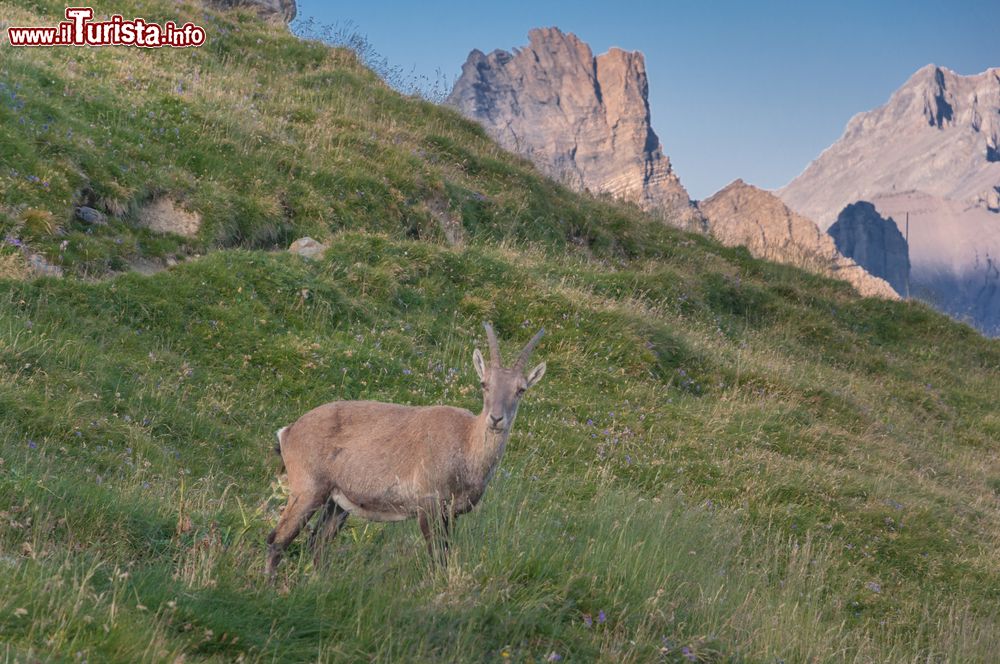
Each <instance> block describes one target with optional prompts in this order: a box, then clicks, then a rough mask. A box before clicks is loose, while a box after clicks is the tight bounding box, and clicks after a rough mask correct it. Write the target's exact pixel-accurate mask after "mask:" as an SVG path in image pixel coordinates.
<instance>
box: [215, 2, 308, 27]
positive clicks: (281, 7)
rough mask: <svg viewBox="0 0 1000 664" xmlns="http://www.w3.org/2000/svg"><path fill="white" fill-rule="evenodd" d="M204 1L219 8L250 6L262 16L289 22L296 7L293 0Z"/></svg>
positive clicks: (292, 18)
mask: <svg viewBox="0 0 1000 664" xmlns="http://www.w3.org/2000/svg"><path fill="white" fill-rule="evenodd" d="M206 3H207V4H209V5H211V6H213V7H217V8H219V9H232V8H233V7H250V8H253V9H256V10H257V13H258V14H260V15H261V16H262V17H264V18H269V19H275V20H281V21H284V22H285V23H291V22H292V20H294V19H295V15H296V13H297V12H298V9H297V8H296V6H295V0H206Z"/></svg>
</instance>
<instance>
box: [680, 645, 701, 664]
mask: <svg viewBox="0 0 1000 664" xmlns="http://www.w3.org/2000/svg"><path fill="white" fill-rule="evenodd" d="M681 654H682V655H684V657H685V659H687V661H689V662H697V661H698V656H697V655H695V654H694V651H692V650H691V649H690V648H688V647H687V646H684V647H683V648H681Z"/></svg>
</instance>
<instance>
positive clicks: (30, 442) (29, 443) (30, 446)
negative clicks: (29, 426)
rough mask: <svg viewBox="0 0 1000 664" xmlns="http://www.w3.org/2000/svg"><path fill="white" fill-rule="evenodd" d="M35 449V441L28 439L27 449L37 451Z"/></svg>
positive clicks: (36, 444)
mask: <svg viewBox="0 0 1000 664" xmlns="http://www.w3.org/2000/svg"><path fill="white" fill-rule="evenodd" d="M37 448H38V443H36V442H35V441H33V440H31V439H30V438H29V439H28V449H30V450H34V449H37Z"/></svg>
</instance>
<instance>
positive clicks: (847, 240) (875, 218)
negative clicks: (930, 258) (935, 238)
mask: <svg viewBox="0 0 1000 664" xmlns="http://www.w3.org/2000/svg"><path fill="white" fill-rule="evenodd" d="M828 233H829V234H830V237H832V238H833V241H834V244H836V245H837V250H838V251H839V252H840V253H841V254H843V255H844V256H847V257H848V258H851V259H853V260H854V262H855V263H857V264H858V265H860V266H861V267H863V268H865V269H866V270H868V272H870V273H871V274H873V275H875V276H876V277H881V278H882V279H885V280H886V281H888V282H889V284H890V285H891V286H892V287H893V289H894V290H895V291H896V292H897V293H899V294H900V295H908V294H909V290H910V249H909V247H908V246H907V244H906V238H904V237H903V234H902V233H900V232H899V227H898V226H897V224H896V222H895V221H894V220H893V219H892V217H889V218H888V219H886V218H885V217H883V216H882V215H880V214H879V213H878V210H876V209H875V206H874V205H872V204H871V203H869V202H868V201H858V202H857V203H851V204H850V205H848V206H847V207H845V208H844V209H843V210H841V212H840V214H839V215H837V221H835V222H834V223H833V226H830V229H829V231H828Z"/></svg>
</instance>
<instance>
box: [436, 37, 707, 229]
mask: <svg viewBox="0 0 1000 664" xmlns="http://www.w3.org/2000/svg"><path fill="white" fill-rule="evenodd" d="M528 40H529V44H528V45H527V46H526V47H524V48H522V49H515V50H514V52H513V53H510V52H507V51H501V50H496V51H493V52H492V53H490V54H489V55H486V54H484V53H482V52H481V51H478V50H476V51H473V52H472V53H471V54H470V55H469V58H468V60H467V61H466V63H465V65H464V66H463V67H462V75H461V77H459V79H458V81H456V83H455V87H454V89H453V90H452V92H451V94H450V95H449V97H448V99H447V101H446V103H447V104H449V105H451V106H454V107H455V108H457V109H458V110H459V111H460V112H461V113H462V114H463V115H465V116H466V117H468V118H471V119H473V120H476V121H478V122H480V123H481V124H482V125H483V126H484V127H485V128H486V130H487V132H488V133H489V134H490V135H491V136H492V137H493V138H494V139H495V140H496V141H497V142H499V143H500V145H502V146H503V147H504V148H506V149H508V150H510V151H512V152H515V153H518V154H521V155H524V156H525V157H527V158H528V159H530V160H531V161H533V162H534V163H535V164H536V165H537V166H538V167H539V168H540V169H541V170H542V171H543V172H545V173H546V174H548V175H549V176H551V177H553V178H555V179H557V180H559V181H561V182H563V183H565V184H567V185H569V186H570V187H572V188H574V189H577V190H580V191H583V190H589V191H591V192H594V193H608V194H611V195H612V196H615V197H617V198H622V199H625V200H628V201H633V202H635V203H637V204H638V205H640V206H641V207H642V208H644V209H646V210H651V211H659V212H661V213H662V215H663V217H664V219H665V220H667V221H669V222H671V223H674V224H675V225H678V226H682V227H700V226H701V222H702V220H701V217H700V215H699V213H698V211H697V209H696V208H695V207H694V206H693V205H692V204H691V201H690V199H689V198H688V194H687V191H686V190H685V189H684V187H683V186H682V185H681V182H680V180H679V179H678V177H677V174H676V173H674V171H673V168H672V167H671V165H670V160H669V159H668V158H667V156H666V155H665V154H664V153H663V149H662V147H661V145H660V140H659V138H658V137H657V136H656V133H655V132H654V131H653V129H652V127H651V126H650V119H649V103H648V101H647V95H648V89H649V85H648V82H647V80H646V68H645V62H644V59H643V56H642V54H641V53H638V52H628V51H623V50H621V49H619V48H612V49H611V50H610V51H608V52H607V53H605V54H603V55H599V56H597V57H596V58H595V57H594V54H593V53H592V52H591V50H590V47H589V46H587V44H585V43H584V42H582V41H581V40H580V39H579V38H577V36H576V35H574V34H572V33H570V34H566V33H563V32H561V31H560V30H558V29H557V28H545V29H536V30H532V31H531V32H529V33H528Z"/></svg>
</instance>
